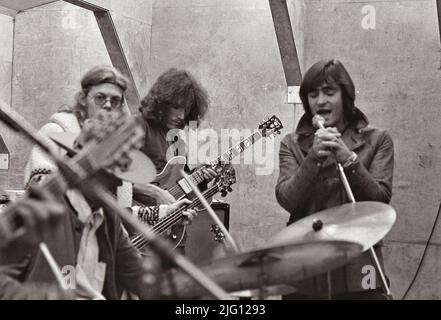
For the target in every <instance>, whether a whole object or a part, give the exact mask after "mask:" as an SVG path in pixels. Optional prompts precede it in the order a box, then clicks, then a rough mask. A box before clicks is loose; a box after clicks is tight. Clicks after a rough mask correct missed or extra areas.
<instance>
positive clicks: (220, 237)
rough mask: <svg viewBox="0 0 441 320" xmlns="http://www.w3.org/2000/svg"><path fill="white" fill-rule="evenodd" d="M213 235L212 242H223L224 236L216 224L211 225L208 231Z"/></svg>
mask: <svg viewBox="0 0 441 320" xmlns="http://www.w3.org/2000/svg"><path fill="white" fill-rule="evenodd" d="M210 231H211V232H213V234H214V241H217V242H223V241H224V240H225V235H224V233H223V232H222V230H221V228H220V227H219V225H217V224H213V225H212V226H211V229H210Z"/></svg>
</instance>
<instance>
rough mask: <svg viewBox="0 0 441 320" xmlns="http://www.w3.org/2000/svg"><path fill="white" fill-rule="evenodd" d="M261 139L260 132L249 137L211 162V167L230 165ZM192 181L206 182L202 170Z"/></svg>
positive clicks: (194, 175) (192, 177) (195, 174)
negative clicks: (223, 164)
mask: <svg viewBox="0 0 441 320" xmlns="http://www.w3.org/2000/svg"><path fill="white" fill-rule="evenodd" d="M261 138H262V134H261V133H260V131H256V132H254V133H253V134H252V135H250V136H248V137H247V138H245V139H244V140H242V141H241V142H239V143H238V144H236V145H235V146H234V147H232V148H230V149H229V150H228V151H226V152H224V153H223V154H222V155H220V156H219V157H218V158H216V159H215V160H214V161H210V164H211V167H212V168H215V167H216V166H217V165H218V164H222V163H230V162H231V160H232V159H233V158H235V157H237V156H238V155H240V154H241V153H242V152H244V151H245V150H246V149H248V148H249V147H251V146H252V145H253V144H254V143H255V142H257V141H259V140H260V139H261ZM190 179H191V181H192V182H193V183H194V184H199V183H201V182H203V181H205V178H204V175H203V174H202V170H201V169H198V170H196V171H195V172H193V173H192V174H191V175H190Z"/></svg>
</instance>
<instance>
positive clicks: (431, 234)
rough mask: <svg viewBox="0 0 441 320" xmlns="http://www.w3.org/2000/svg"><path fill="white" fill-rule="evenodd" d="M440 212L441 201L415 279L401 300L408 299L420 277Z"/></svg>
mask: <svg viewBox="0 0 441 320" xmlns="http://www.w3.org/2000/svg"><path fill="white" fill-rule="evenodd" d="M440 212H441V203H440V206H439V208H438V213H437V214H436V217H435V221H434V223H433V227H432V231H431V232H430V235H429V238H428V239H427V241H426V246H425V248H424V251H423V255H422V256H421V260H420V263H419V264H418V268H417V270H416V271H415V275H414V276H413V279H412V281H411V282H410V284H409V287H408V288H407V290H406V292H405V293H404V295H403V297H402V298H401V300H405V299H406V297H407V294H408V293H409V291H410V289H411V288H412V287H413V285H414V284H415V280H416V279H417V277H418V274H419V272H420V269H421V267H422V265H423V262H424V258H425V257H426V253H427V249H428V248H429V245H430V241H431V240H432V237H433V234H434V233H435V228H436V226H437V224H438V219H439V215H440Z"/></svg>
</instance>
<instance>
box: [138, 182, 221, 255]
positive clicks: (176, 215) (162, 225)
mask: <svg viewBox="0 0 441 320" xmlns="http://www.w3.org/2000/svg"><path fill="white" fill-rule="evenodd" d="M218 192H219V186H218V185H214V186H212V187H211V188H209V189H208V190H206V191H205V192H204V193H203V194H202V195H203V197H204V198H205V199H207V198H210V197H212V196H214V195H215V194H216V193H218ZM200 204H201V201H200V200H199V198H197V199H194V200H193V201H192V202H191V203H190V204H188V205H187V206H185V207H181V208H179V209H177V210H176V211H175V212H173V213H171V214H169V215H168V216H167V217H165V218H163V219H162V220H160V221H159V222H158V223H157V224H155V225H154V226H153V227H152V231H153V232H155V233H156V234H161V233H163V232H165V231H166V230H168V229H169V228H170V227H173V226H174V225H175V224H176V223H178V222H179V221H180V220H181V219H182V218H183V217H184V215H183V213H184V212H185V211H186V210H188V209H194V208H196V207H198V206H199V205H200ZM132 242H133V243H134V245H135V247H136V248H137V249H138V250H140V249H142V248H143V247H144V246H145V245H147V244H148V241H147V240H145V239H144V238H143V237H142V236H141V235H138V236H136V237H134V238H133V239H132Z"/></svg>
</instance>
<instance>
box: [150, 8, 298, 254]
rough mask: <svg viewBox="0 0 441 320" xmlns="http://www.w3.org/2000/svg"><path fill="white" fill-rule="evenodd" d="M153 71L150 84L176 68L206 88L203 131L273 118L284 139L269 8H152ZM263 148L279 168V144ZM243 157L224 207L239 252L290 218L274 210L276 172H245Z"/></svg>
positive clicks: (282, 92) (284, 112)
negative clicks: (277, 119) (207, 97)
mask: <svg viewBox="0 0 441 320" xmlns="http://www.w3.org/2000/svg"><path fill="white" fill-rule="evenodd" d="M151 64H152V71H153V75H154V77H153V78H152V81H153V80H154V79H155V78H156V77H157V76H159V75H160V74H161V73H162V72H163V71H165V70H166V69H167V68H169V67H173V66H176V67H179V68H185V69H187V70H189V71H190V72H191V73H193V74H194V75H195V76H196V77H197V78H198V79H199V80H200V82H201V83H202V84H203V85H204V86H205V87H206V89H207V90H208V92H209V95H210V98H211V104H210V108H209V112H208V115H207V117H206V119H205V121H203V123H202V128H214V129H215V130H216V131H217V132H218V133H220V130H221V129H222V128H236V129H239V130H240V129H244V128H248V129H250V130H251V129H255V128H256V127H257V123H258V122H259V121H260V120H262V119H263V118H265V117H267V116H270V115H272V114H276V115H277V116H279V117H280V119H282V121H284V125H285V129H283V134H286V133H287V132H289V131H291V130H292V128H293V127H292V123H291V122H292V118H293V107H292V106H291V105H287V104H285V102H286V82H285V78H284V75H283V69H282V63H281V59H280V54H279V49H278V45H277V39H276V36H275V32H274V25H273V21H272V17H271V11H270V8H269V4H268V1H267V0H258V1H256V0H241V1H233V0H221V1H214V0H204V1H190V0H181V1H163V0H158V1H154V2H153V33H152V63H151ZM269 141H271V144H272V146H274V151H271V152H272V153H273V155H270V158H271V161H274V163H275V165H276V167H277V165H278V148H279V144H280V137H277V138H276V139H275V140H269ZM258 144H259V143H258ZM251 154H252V152H251ZM248 156H249V153H248V154H247V151H246V152H245V154H244V156H243V158H242V161H241V165H236V166H235V168H236V174H237V180H238V181H237V183H236V185H233V190H234V191H233V192H232V193H230V194H229V195H228V196H227V198H226V199H225V201H227V202H229V203H230V204H231V220H230V226H231V231H232V234H233V237H234V238H235V239H236V240H237V241H238V243H239V244H240V245H241V246H243V247H244V248H256V247H257V246H261V245H263V244H265V243H266V241H267V240H268V239H269V238H270V237H271V236H272V235H273V234H274V233H276V232H277V231H278V230H280V229H281V228H282V227H283V226H284V223H285V222H286V220H287V218H288V214H287V213H285V212H284V211H283V209H281V208H280V207H278V206H277V205H276V199H275V195H274V185H275V183H276V179H277V168H274V170H273V168H272V167H271V170H269V172H268V173H269V174H267V175H256V171H255V170H256V168H257V167H259V165H256V164H255V163H254V164H245V157H248ZM217 198H220V196H218V197H217Z"/></svg>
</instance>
